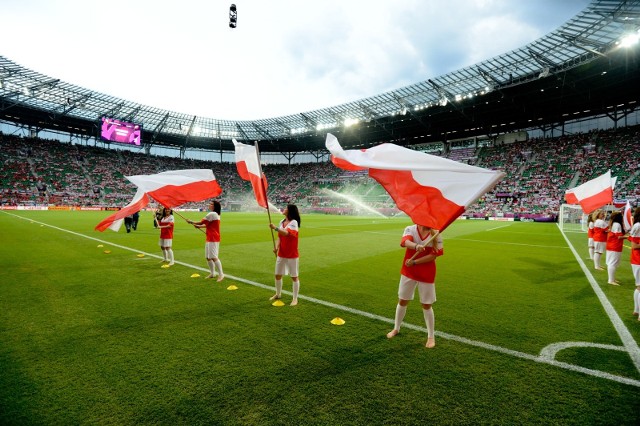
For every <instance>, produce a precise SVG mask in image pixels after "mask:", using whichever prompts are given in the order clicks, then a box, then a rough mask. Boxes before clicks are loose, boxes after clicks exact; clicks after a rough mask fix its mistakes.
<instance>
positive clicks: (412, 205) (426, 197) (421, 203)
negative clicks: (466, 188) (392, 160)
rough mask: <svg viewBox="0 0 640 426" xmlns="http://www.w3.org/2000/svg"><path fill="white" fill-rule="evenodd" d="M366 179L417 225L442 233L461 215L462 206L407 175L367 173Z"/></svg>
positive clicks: (403, 172)
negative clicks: (369, 179)
mask: <svg viewBox="0 0 640 426" xmlns="http://www.w3.org/2000/svg"><path fill="white" fill-rule="evenodd" d="M345 163H346V162H345ZM347 164H349V163H347ZM369 176H371V177H372V178H374V179H375V180H376V181H378V183H380V185H382V186H383V187H384V189H385V190H386V191H387V192H388V193H389V195H390V196H391V198H393V201H395V203H396V206H398V208H399V209H400V210H402V211H403V212H405V213H406V214H407V215H408V216H409V217H410V218H412V219H413V221H414V222H415V223H417V224H418V225H422V226H427V227H429V228H433V229H437V230H439V231H440V232H442V231H444V229H445V228H446V227H447V226H449V225H450V224H451V222H453V221H454V220H455V219H456V218H457V217H458V216H460V215H461V214H462V213H463V212H464V207H463V206H459V205H458V204H456V203H454V202H453V201H451V200H448V199H447V198H446V197H445V196H444V195H443V194H442V192H441V191H440V190H439V189H437V188H434V187H431V186H424V185H421V184H420V183H418V182H416V181H415V179H414V178H413V175H412V174H411V171H407V170H402V171H400V170H381V169H369Z"/></svg>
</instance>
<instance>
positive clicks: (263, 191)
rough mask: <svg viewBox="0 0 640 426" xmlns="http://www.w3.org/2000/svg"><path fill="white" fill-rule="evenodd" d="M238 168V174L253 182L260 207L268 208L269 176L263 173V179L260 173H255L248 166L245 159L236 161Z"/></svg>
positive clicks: (252, 185)
mask: <svg viewBox="0 0 640 426" xmlns="http://www.w3.org/2000/svg"><path fill="white" fill-rule="evenodd" d="M236 168H237V169H238V174H239V175H240V177H241V178H242V179H244V180H248V181H249V182H251V187H252V188H253V193H254V194H255V196H256V201H257V202H258V205H259V206H260V207H264V208H265V209H266V208H267V177H266V176H265V175H264V173H263V174H262V179H260V177H259V176H258V175H254V174H253V173H251V172H250V171H249V169H248V168H247V163H246V162H245V161H238V162H237V163H236Z"/></svg>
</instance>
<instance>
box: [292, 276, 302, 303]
mask: <svg viewBox="0 0 640 426" xmlns="http://www.w3.org/2000/svg"><path fill="white" fill-rule="evenodd" d="M299 291H300V279H298V281H294V282H293V300H297V299H298V292H299Z"/></svg>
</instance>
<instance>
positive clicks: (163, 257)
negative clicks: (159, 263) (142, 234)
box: [162, 250, 167, 260]
mask: <svg viewBox="0 0 640 426" xmlns="http://www.w3.org/2000/svg"><path fill="white" fill-rule="evenodd" d="M162 260H167V251H166V250H162Z"/></svg>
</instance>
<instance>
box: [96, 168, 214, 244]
mask: <svg viewBox="0 0 640 426" xmlns="http://www.w3.org/2000/svg"><path fill="white" fill-rule="evenodd" d="M126 178H127V179H128V180H130V181H131V182H132V183H134V184H135V185H136V186H137V187H138V190H137V192H136V195H135V196H134V197H133V200H132V201H131V202H130V203H129V204H127V205H126V206H125V207H123V208H122V209H121V210H118V211H117V212H116V213H114V214H112V215H111V216H109V217H108V218H106V219H105V220H103V221H102V222H100V223H99V224H98V225H96V227H95V229H96V230H97V231H100V232H102V231H104V230H105V229H107V228H109V229H112V230H114V231H118V229H120V225H121V224H122V219H124V218H125V217H126V216H129V215H131V214H133V213H135V212H137V211H139V210H141V209H143V208H144V207H145V206H146V205H147V204H149V197H152V198H153V199H154V200H156V201H157V202H158V203H160V204H162V205H163V206H165V207H178V206H180V205H182V204H184V203H187V202H189V201H202V200H206V199H207V198H212V197H217V196H218V195H220V194H221V193H222V189H221V188H220V185H218V182H217V181H216V178H215V176H214V175H213V172H212V171H211V170H208V169H189V170H171V171H168V172H162V173H158V174H155V175H136V176H126Z"/></svg>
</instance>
